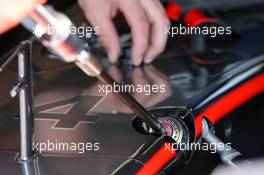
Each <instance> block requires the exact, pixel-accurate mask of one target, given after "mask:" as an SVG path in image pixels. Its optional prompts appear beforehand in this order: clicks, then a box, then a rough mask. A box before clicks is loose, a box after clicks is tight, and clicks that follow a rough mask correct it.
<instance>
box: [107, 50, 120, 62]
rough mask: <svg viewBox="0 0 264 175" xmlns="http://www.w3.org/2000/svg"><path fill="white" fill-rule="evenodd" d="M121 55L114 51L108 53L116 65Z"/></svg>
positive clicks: (110, 59)
mask: <svg viewBox="0 0 264 175" xmlns="http://www.w3.org/2000/svg"><path fill="white" fill-rule="evenodd" d="M118 57H119V54H118V53H115V52H113V51H111V50H110V51H108V58H109V61H110V62H111V63H116V62H117V60H118Z"/></svg>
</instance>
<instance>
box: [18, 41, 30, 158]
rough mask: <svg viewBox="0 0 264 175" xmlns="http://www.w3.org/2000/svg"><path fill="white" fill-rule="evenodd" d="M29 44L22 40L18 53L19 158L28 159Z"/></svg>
mask: <svg viewBox="0 0 264 175" xmlns="http://www.w3.org/2000/svg"><path fill="white" fill-rule="evenodd" d="M31 69H32V68H31V44H30V43H29V42H23V43H22V45H21V46H20V51H19V53H18V76H19V83H21V86H19V87H20V89H19V103H20V106H19V107H20V149H21V150H20V160H21V161H28V160H30V159H31V158H32V156H33V151H32V135H33V134H32V133H33V124H34V123H33V114H34V112H33V105H32V104H33V100H32V71H31Z"/></svg>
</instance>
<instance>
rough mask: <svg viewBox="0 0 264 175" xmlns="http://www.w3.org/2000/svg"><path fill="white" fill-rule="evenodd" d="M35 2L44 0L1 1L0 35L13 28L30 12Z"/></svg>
mask: <svg viewBox="0 0 264 175" xmlns="http://www.w3.org/2000/svg"><path fill="white" fill-rule="evenodd" d="M37 2H40V3H45V2H46V0H39V1H37V0H1V1H0V34H3V33H4V32H6V31H7V30H9V29H11V28H13V27H15V26H16V25H17V24H19V22H20V21H21V20H22V19H23V18H24V17H26V16H27V15H28V13H29V12H30V11H32V10H33V9H34V7H35V4H36V3H37Z"/></svg>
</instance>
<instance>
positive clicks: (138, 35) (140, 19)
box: [118, 0, 150, 66]
mask: <svg viewBox="0 0 264 175" xmlns="http://www.w3.org/2000/svg"><path fill="white" fill-rule="evenodd" d="M118 2H119V8H120V10H121V12H122V13H123V14H124V16H125V18H126V20H127V22H128V24H129V25H130V27H131V32H132V42H133V45H132V63H133V64H134V65H135V66H138V65H140V64H141V63H142V61H143V59H144V56H145V52H146V50H147V48H148V43H149V28H150V24H149V20H148V17H147V15H146V14H145V11H144V9H143V8H142V5H141V4H140V2H139V1H138V0H130V1H124V0H119V1H118Z"/></svg>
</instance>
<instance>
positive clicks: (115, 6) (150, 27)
mask: <svg viewBox="0 0 264 175" xmlns="http://www.w3.org/2000/svg"><path fill="white" fill-rule="evenodd" d="M78 1H79V4H80V6H81V8H82V9H83V10H84V13H85V16H86V18H87V19H88V21H89V22H90V23H91V24H92V25H93V26H94V27H99V28H100V34H99V38H100V40H101V42H102V44H103V46H104V47H105V49H106V50H107V54H108V57H109V59H110V61H111V62H116V61H117V59H118V57H119V56H120V54H121V46H120V40H119V38H118V34H117V31H116V29H115V27H114V24H113V22H112V18H113V17H115V16H116V15H117V13H118V11H120V12H121V13H122V14H123V15H124V16H125V18H126V20H127V22H128V24H129V25H130V27H131V32H132V42H133V46H132V63H133V64H134V65H136V66H138V65H140V64H141V63H142V62H145V63H150V62H151V61H153V60H154V58H155V57H156V56H158V55H159V54H160V53H161V52H162V51H163V50H164V48H165V44H166V41H167V35H166V34H165V32H164V28H165V27H167V26H169V25H170V22H169V20H168V18H167V16H166V13H165V11H164V9H163V7H162V5H161V3H160V2H159V0H126V1H124V0H78Z"/></svg>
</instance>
